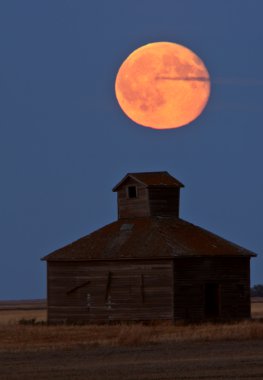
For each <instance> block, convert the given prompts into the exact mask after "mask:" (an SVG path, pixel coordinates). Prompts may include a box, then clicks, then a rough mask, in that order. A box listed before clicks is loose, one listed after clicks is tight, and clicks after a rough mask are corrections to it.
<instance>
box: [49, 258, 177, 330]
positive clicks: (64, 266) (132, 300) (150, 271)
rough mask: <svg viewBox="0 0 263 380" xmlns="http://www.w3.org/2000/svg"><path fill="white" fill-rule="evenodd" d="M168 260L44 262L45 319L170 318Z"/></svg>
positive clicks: (169, 265) (106, 320)
mask: <svg viewBox="0 0 263 380" xmlns="http://www.w3.org/2000/svg"><path fill="white" fill-rule="evenodd" d="M172 274H173V264H172V261H171V260H155V261H146V260H145V261H142V260H141V261H138V260H137V261H135V260H125V261H115V262H110V261H104V262H94V261H93V262H52V261H51V262H48V298H49V299H48V321H49V322H50V323H61V322H65V323H67V322H69V323H88V322H96V323H99V322H109V321H125V320H143V321H146V320H171V319H172V309H173V308H172V304H173V290H172V288H173V286H172V284H173V279H172Z"/></svg>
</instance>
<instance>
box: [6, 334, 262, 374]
mask: <svg viewBox="0 0 263 380" xmlns="http://www.w3.org/2000/svg"><path fill="white" fill-rule="evenodd" d="M262 358H263V342H262V341H249V342H246V341H245V342H244V341H242V342H236V341H228V342H206V343H204V342H202V343H200V342H199V343H198V342H194V343H189V342H188V343H187V342H185V343H182V342H181V343H171V342H170V343H168V344H156V345H149V346H142V347H93V348H87V347H86V348H80V347H79V348H74V349H70V350H57V349H56V350H52V349H51V350H43V351H35V352H34V351H33V352H32V351H24V352H1V356H0V373H1V380H17V379H25V380H27V379H37V380H47V379H61V380H62V379H63V380H84V379H86V380H87V379H90V380H102V379H103V380H120V379H125V380H138V379H140V380H168V379H169V380H172V379H178V380H179V379H180V380H181V379H184V380H185V379H188V380H191V379H215V380H219V379H246V380H248V379H263V360H262Z"/></svg>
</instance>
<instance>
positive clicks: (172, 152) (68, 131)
mask: <svg viewBox="0 0 263 380" xmlns="http://www.w3.org/2000/svg"><path fill="white" fill-rule="evenodd" d="M262 14H263V1H261V0H252V1H247V0H221V1H211V0H198V1H196V0H180V1H179V0H163V1H160V0H158V1H157V0H133V1H131V0H127V1H123V0H111V1H108V0H104V1H102V0H96V1H87V0H85V1H84V0H82V1H81V0H68V1H66V0H63V1H60V0H56V1H54V0H50V1H48V0H45V1H36V0H31V1H29V0H23V1H20V0H17V1H16V0H2V1H1V2H0V174H1V192H0V193H1V198H0V199H1V200H0V227H1V266H0V299H12V298H13V299H15V298H38V297H44V296H45V285H46V284H45V263H43V262H41V261H40V258H41V257H42V256H44V255H46V254H48V253H50V252H51V251H53V250H55V249H56V248H59V247H61V246H63V245H65V244H67V243H69V242H71V241H73V240H76V239H77V238H79V237H81V236H83V235H86V234H87V233H89V232H91V231H93V230H94V229H96V228H98V227H100V226H103V225H104V224H106V223H109V222H111V221H113V220H114V219H116V195H115V194H114V193H112V192H111V189H112V187H113V186H114V185H115V184H116V183H117V182H118V181H119V180H120V179H121V178H122V176H123V175H124V174H125V173H126V172H129V171H130V172H132V171H155V170H167V171H169V172H170V173H171V174H172V175H174V176H175V177H177V178H178V179H179V180H180V181H181V182H183V183H184V184H185V186H186V187H185V189H183V191H182V197H181V217H182V218H184V219H186V220H189V221H191V222H193V223H195V224H198V225H200V226H202V227H204V228H207V229H208V230H210V231H212V232H215V233H217V234H218V235H221V236H223V237H225V238H227V239H229V240H231V241H233V242H236V243H237V244H240V245H242V246H244V247H246V248H248V249H251V250H253V251H255V252H256V253H258V254H259V255H258V258H256V259H253V260H252V261H253V262H252V273H251V279H252V283H253V284H255V283H263V275H262V271H263V257H262V254H261V252H262V249H263V233H262V214H263V201H262V194H263V173H262V163H263V150H262V142H263V129H262V118H263V106H262V100H263V50H262V41H263V26H262ZM154 41H171V42H176V43H179V44H182V45H185V46H187V47H188V48H190V49H192V50H193V51H194V52H195V53H197V54H198V55H199V56H200V57H201V58H202V60H203V61H204V62H205V64H206V66H207V68H208V70H209V73H210V76H211V79H212V93H211V98H210V101H209V103H208V105H207V107H206V109H205V111H204V113H203V114H202V115H201V116H200V117H199V118H198V119H197V120H196V121H194V122H193V123H191V124H190V125H188V126H186V127H182V128H179V129H175V130H166V131H158V130H152V129H149V128H143V127H140V126H138V125H136V124H135V123H133V122H132V121H131V120H129V119H128V118H127V117H126V116H125V115H124V114H123V113H122V111H121V109H120V108H119V106H118V104H117V101H116V100H115V94H114V82H115V76H116V73H117V70H118V68H119V66H120V65H121V63H122V62H123V60H124V59H125V58H126V57H127V56H128V55H129V54H130V53H131V52H132V51H133V50H134V49H136V48H138V47H139V46H141V45H143V44H146V43H149V42H154Z"/></svg>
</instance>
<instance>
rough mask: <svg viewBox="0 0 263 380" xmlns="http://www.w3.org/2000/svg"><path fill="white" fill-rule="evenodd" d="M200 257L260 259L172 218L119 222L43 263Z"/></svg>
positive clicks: (66, 248) (189, 224)
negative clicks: (253, 257) (50, 261)
mask: <svg viewBox="0 0 263 380" xmlns="http://www.w3.org/2000/svg"><path fill="white" fill-rule="evenodd" d="M200 256H247V257H251V256H256V255H255V254H254V253H253V252H251V251H249V250H247V249H245V248H242V247H240V246H238V245H236V244H233V243H231V242H229V241H227V240H225V239H223V238H221V237H219V236H217V235H215V234H213V233H211V232H209V231H207V230H204V229H203V228H200V227H197V226H195V225H193V224H191V223H188V222H186V221H184V220H182V219H178V218H169V217H154V218H130V219H120V220H118V221H116V222H113V223H111V224H108V225H106V226H105V227H103V228H101V229H99V230H97V231H95V232H93V233H91V234H90V235H87V236H85V237H83V238H81V239H79V240H77V241H75V242H74V243H72V244H69V245H67V246H65V247H64V248H61V249H59V250H57V251H55V252H54V253H51V254H50V255H48V256H46V257H44V258H43V260H47V261H49V260H53V261H58V260H63V261H64V260H66V261H79V260H105V259H106V260H109V259H110V260H111V259H112V260H113V259H132V258H134V259H150V258H152V259H158V258H176V257H200Z"/></svg>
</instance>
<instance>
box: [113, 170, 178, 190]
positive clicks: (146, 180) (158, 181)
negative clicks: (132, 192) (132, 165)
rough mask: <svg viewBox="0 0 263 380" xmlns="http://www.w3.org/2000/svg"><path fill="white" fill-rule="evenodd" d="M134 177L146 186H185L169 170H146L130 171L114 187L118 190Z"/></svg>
mask: <svg viewBox="0 0 263 380" xmlns="http://www.w3.org/2000/svg"><path fill="white" fill-rule="evenodd" d="M127 178H133V179H135V180H136V181H138V182H140V183H142V184H144V185H145V186H175V187H184V185H183V184H182V183H181V182H179V181H178V180H177V179H176V178H174V177H173V176H171V174H169V173H168V172H144V173H128V174H126V176H125V177H124V178H123V179H122V180H121V181H120V182H119V183H117V185H116V186H115V187H114V188H113V189H112V191H117V190H118V188H119V187H120V186H121V185H122V184H123V183H124V182H125V181H126V180H127Z"/></svg>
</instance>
